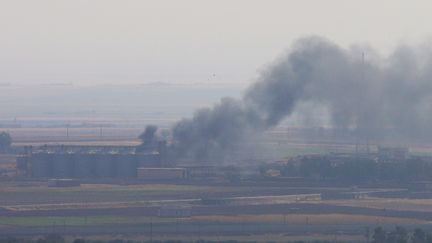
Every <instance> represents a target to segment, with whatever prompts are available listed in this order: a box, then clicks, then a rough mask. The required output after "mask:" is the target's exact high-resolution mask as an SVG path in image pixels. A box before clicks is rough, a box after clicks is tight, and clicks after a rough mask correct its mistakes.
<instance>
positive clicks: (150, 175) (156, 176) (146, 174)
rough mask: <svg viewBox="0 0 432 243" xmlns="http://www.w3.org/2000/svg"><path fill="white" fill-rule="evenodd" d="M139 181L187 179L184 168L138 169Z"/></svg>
mask: <svg viewBox="0 0 432 243" xmlns="http://www.w3.org/2000/svg"><path fill="white" fill-rule="evenodd" d="M137 175H138V178H139V179H146V180H178V179H184V178H186V169H184V168H138V169H137Z"/></svg>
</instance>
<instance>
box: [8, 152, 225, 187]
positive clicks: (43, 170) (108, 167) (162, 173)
mask: <svg viewBox="0 0 432 243" xmlns="http://www.w3.org/2000/svg"><path fill="white" fill-rule="evenodd" d="M166 151H167V150H166V147H164V146H163V145H159V146H154V147H153V148H150V149H144V150H142V149H138V150H137V149H136V147H132V146H73V145H72V146H65V145H59V146H51V145H50V146H47V145H45V146H41V147H26V148H25V149H24V153H23V154H22V155H19V156H17V160H16V165H17V166H16V167H17V171H18V174H19V175H21V176H25V177H31V178H51V179H64V178H69V179H79V178H138V179H147V180H178V179H186V178H188V179H193V178H215V177H218V176H220V175H221V173H224V171H218V170H217V169H216V168H215V167H214V166H209V165H200V166H197V165H182V166H178V165H175V164H173V163H169V162H168V156H167V155H166V153H167V152H166ZM176 166H177V167H176ZM53 183H63V181H58V180H53Z"/></svg>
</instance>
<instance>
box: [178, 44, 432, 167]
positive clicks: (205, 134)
mask: <svg viewBox="0 0 432 243" xmlns="http://www.w3.org/2000/svg"><path fill="white" fill-rule="evenodd" d="M363 52H364V53H366V57H365V58H363ZM431 65H432V52H431V49H430V48H428V47H427V46H423V47H422V48H414V47H408V46H402V47H399V48H397V49H396V50H394V52H393V53H392V54H391V55H389V56H388V57H381V56H380V55H379V54H377V53H376V52H375V51H374V50H372V49H371V48H369V47H368V48H358V47H352V48H349V49H344V48H341V47H340V46H338V45H336V44H334V43H331V42H330V41H328V40H326V39H323V38H320V37H309V38H303V39H300V40H298V41H297V42H296V43H295V44H294V45H293V46H292V48H291V49H290V50H289V51H288V52H287V53H286V54H285V55H283V56H281V57H280V58H278V59H277V60H276V61H275V62H274V63H272V64H270V65H269V66H268V67H267V68H265V69H264V71H263V72H262V73H261V75H260V77H259V79H258V80H257V81H256V82H255V83H254V84H253V85H251V86H250V87H249V88H248V89H247V90H246V92H245V94H244V96H243V98H242V99H240V100H236V99H232V98H223V99H222V100H221V101H220V102H219V103H217V104H216V105H215V106H213V107H212V108H205V109H201V110H198V111H197V112H196V113H195V115H194V116H193V117H192V118H187V119H182V120H181V121H179V122H177V123H176V124H175V125H174V126H173V129H172V138H173V141H172V148H173V149H174V150H175V151H177V154H178V156H180V157H182V156H184V157H189V158H193V159H207V158H216V159H224V158H226V156H229V155H230V154H231V152H232V151H233V150H235V149H236V147H237V146H238V145H239V144H240V143H242V142H243V141H245V139H249V138H251V137H252V136H253V135H254V134H256V133H260V132H262V131H265V130H267V129H269V128H272V127H274V126H276V125H278V124H279V123H280V122H281V121H282V120H283V119H285V118H287V117H289V116H290V115H291V114H292V113H293V112H294V111H295V109H296V108H297V107H299V106H298V105H299V104H301V103H305V102H307V103H311V104H314V105H316V106H321V107H325V108H326V109H327V111H328V114H329V117H330V120H331V122H332V126H333V127H334V128H346V129H348V128H353V127H354V128H355V129H356V130H357V132H358V133H359V134H361V135H360V136H362V137H368V138H373V139H380V138H382V137H385V136H391V137H392V138H393V139H396V138H398V139H407V140H409V139H418V138H420V139H426V138H429V137H430V136H431V135H432V115H431V114H432V113H431V112H432V105H431V104H432V103H431V101H432V96H431V95H432V66H431ZM306 113H307V112H306ZM306 113H305V114H306ZM307 114H310V113H307ZM312 115H313V114H312Z"/></svg>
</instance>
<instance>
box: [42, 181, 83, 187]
mask: <svg viewBox="0 0 432 243" xmlns="http://www.w3.org/2000/svg"><path fill="white" fill-rule="evenodd" d="M48 186H49V187H75V186H81V183H80V182H79V181H78V180H74V179H50V180H49V181H48Z"/></svg>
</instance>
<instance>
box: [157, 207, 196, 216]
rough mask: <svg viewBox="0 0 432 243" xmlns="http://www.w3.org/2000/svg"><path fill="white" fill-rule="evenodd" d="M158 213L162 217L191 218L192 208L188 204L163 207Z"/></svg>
mask: <svg viewBox="0 0 432 243" xmlns="http://www.w3.org/2000/svg"><path fill="white" fill-rule="evenodd" d="M158 215H159V217H161V218H189V217H191V216H192V210H191V208H190V207H186V206H179V207H175V206H172V207H161V208H159V212H158Z"/></svg>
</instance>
